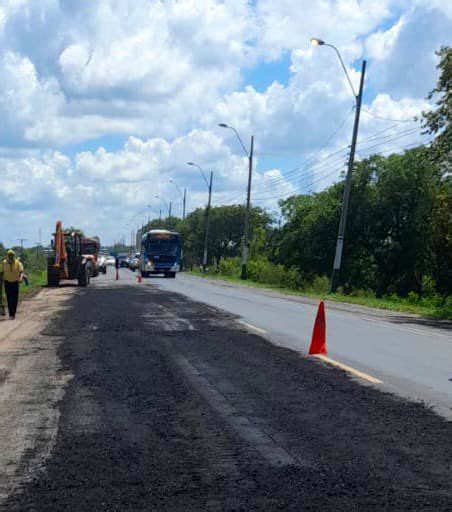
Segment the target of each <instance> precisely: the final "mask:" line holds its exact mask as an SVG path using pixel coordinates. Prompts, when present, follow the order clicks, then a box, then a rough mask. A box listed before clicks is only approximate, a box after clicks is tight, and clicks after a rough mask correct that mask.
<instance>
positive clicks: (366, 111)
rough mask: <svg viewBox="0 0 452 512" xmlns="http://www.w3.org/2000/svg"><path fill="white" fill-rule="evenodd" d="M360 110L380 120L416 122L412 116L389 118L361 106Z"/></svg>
mask: <svg viewBox="0 0 452 512" xmlns="http://www.w3.org/2000/svg"><path fill="white" fill-rule="evenodd" d="M362 111H363V112H365V113H366V114H367V115H369V116H372V117H375V118H377V119H381V120H382V121H393V122H395V123H415V122H416V119H415V118H412V119H391V118H390V117H383V116H379V115H377V114H374V113H373V112H371V111H370V110H367V109H366V108H362Z"/></svg>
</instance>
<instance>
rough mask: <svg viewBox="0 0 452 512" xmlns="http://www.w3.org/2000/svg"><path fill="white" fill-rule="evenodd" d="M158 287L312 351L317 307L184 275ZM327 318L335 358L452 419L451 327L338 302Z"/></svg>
mask: <svg viewBox="0 0 452 512" xmlns="http://www.w3.org/2000/svg"><path fill="white" fill-rule="evenodd" d="M124 278H125V279H130V276H127V274H125V275H124ZM153 282H154V283H155V284H157V285H158V286H159V287H161V288H162V289H165V290H170V291H175V292H179V293H183V294H185V295H187V296H188V297H190V298H193V299H195V300H199V301H203V302H206V303H208V304H211V305H213V306H216V307H219V308H222V309H225V310H226V311H229V312H231V313H233V314H236V315H239V316H240V317H241V318H242V319H243V320H244V321H246V322H247V323H249V324H251V325H252V326H254V327H257V328H258V329H259V330H257V331H256V332H260V333H261V334H262V335H265V336H266V337H267V338H268V339H270V340H271V341H272V342H274V343H277V344H280V345H281V346H284V347H288V348H293V349H295V350H299V351H302V352H303V353H307V351H308V348H309V344H310V341H311V335H312V327H313V324H314V319H315V315H316V311H317V304H318V301H312V300H306V299H299V298H296V297H288V296H283V295H281V294H278V293H275V292H270V291H265V290H262V289H257V288H248V287H245V288H244V287H243V286H238V285H234V284H230V283H225V282H219V281H212V280H206V279H201V278H199V277H194V276H189V275H184V274H180V275H178V277H177V279H176V280H169V279H160V278H156V279H154V280H153ZM326 315H327V339H328V343H327V344H328V350H329V355H330V356H331V357H332V358H334V359H335V360H337V361H339V362H341V363H345V364H346V365H348V366H351V367H352V368H356V369H357V370H359V371H362V372H365V373H366V374H368V375H370V376H372V377H376V378H377V379H379V380H381V381H382V383H383V384H382V385H381V387H382V388H383V389H384V390H386V391H390V392H394V393H397V394H399V395H401V396H404V397H408V398H410V399H412V400H417V401H423V402H425V403H427V404H428V405H430V406H433V407H434V408H435V410H436V411H438V412H439V413H441V414H443V415H444V416H446V417H447V418H449V419H452V323H450V322H448V323H445V322H443V323H441V322H429V321H426V320H423V319H421V318H416V317H415V316H413V315H405V314H403V313H394V312H385V311H378V310H372V309H370V308H362V307H356V306H353V305H346V304H337V303H327V306H326ZM262 330H263V331H265V332H262Z"/></svg>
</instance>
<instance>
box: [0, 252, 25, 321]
mask: <svg viewBox="0 0 452 512" xmlns="http://www.w3.org/2000/svg"><path fill="white" fill-rule="evenodd" d="M23 277H24V267H23V265H22V263H21V262H20V261H19V260H18V259H17V258H16V255H15V253H14V251H12V250H9V251H8V252H7V253H6V258H5V259H4V260H3V261H2V262H1V264H0V279H1V280H3V283H4V287H5V294H6V301H7V303H8V312H9V318H10V319H11V320H14V318H15V317H16V310H17V302H18V301H19V283H21V282H22V280H23Z"/></svg>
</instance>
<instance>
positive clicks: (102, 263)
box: [97, 254, 107, 274]
mask: <svg viewBox="0 0 452 512" xmlns="http://www.w3.org/2000/svg"><path fill="white" fill-rule="evenodd" d="M106 261H107V255H106V254H99V256H98V257H97V266H98V267H99V272H102V274H106V273H107V263H106Z"/></svg>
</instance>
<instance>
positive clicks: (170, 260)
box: [140, 229, 181, 278]
mask: <svg viewBox="0 0 452 512" xmlns="http://www.w3.org/2000/svg"><path fill="white" fill-rule="evenodd" d="M180 257H181V238H180V235H179V233H175V232H173V231H167V230H166V229H151V231H148V232H147V233H144V234H143V236H142V237H141V251H140V270H141V275H142V276H143V277H148V276H149V275H150V274H163V275H164V276H165V277H170V278H175V277H176V272H179V270H180Z"/></svg>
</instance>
